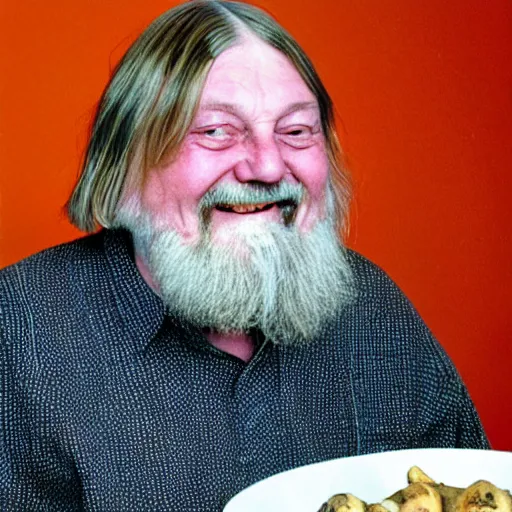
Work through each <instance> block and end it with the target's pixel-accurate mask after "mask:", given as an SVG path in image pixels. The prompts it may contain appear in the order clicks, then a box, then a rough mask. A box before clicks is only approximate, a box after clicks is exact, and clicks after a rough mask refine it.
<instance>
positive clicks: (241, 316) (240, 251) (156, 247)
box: [118, 213, 354, 345]
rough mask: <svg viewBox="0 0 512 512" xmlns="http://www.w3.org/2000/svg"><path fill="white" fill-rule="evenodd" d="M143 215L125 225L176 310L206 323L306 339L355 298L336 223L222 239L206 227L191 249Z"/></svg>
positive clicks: (264, 227) (261, 229) (274, 226)
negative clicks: (306, 229) (304, 230)
mask: <svg viewBox="0 0 512 512" xmlns="http://www.w3.org/2000/svg"><path fill="white" fill-rule="evenodd" d="M122 217H123V215H121V219H122ZM137 217H138V218H137V220H136V221H135V225H134V222H133V217H132V219H131V221H128V222H126V217H125V218H124V220H125V222H122V221H121V222H119V224H121V225H124V226H125V227H128V228H129V229H130V230H131V231H132V233H133V236H134V242H135V247H136V251H137V252H138V253H139V254H141V255H142V256H143V257H144V259H145V260H146V262H147V264H148V266H149V270H150V272H151V275H152V277H153V279H154V281H155V283H156V284H157V285H158V286H159V292H160V294H161V297H162V299H163V301H164V303H165V304H166V306H167V307H168V309H169V311H170V312H171V313H174V314H177V315H179V316H180V317H181V318H184V319H186V320H187V321H188V322H191V323H192V324H194V325H196V326H197V327H199V328H210V329H214V330H216V331H219V332H225V333H227V332H249V331H251V330H253V329H259V330H260V331H261V332H262V333H263V335H264V336H265V337H266V338H268V339H270V340H271V341H273V342H274V343H282V344H288V345H290V344H300V343H304V342H308V341H311V340H313V339H315V337H317V336H318V334H319V333H320V331H321V330H322V328H323V327H324V326H325V325H326V323H327V322H328V321H329V320H331V319H332V318H333V317H334V316H335V315H336V314H337V313H339V311H340V309H341V308H342V307H343V306H344V305H346V304H347V303H349V302H350V301H351V300H352V298H353V296H354V292H353V286H352V273H351V269H350V267H349V264H348V262H347V259H346V254H345V250H344V248H343V247H342V245H341V244H340V242H339V240H338V237H337V235H336V232H335V228H334V225H333V222H332V221H331V220H326V221H321V222H318V223H317V225H316V226H315V228H314V229H313V230H312V231H311V232H309V233H307V234H301V233H299V231H298V230H297V229H296V228H295V226H294V225H291V226H284V225H282V224H278V223H273V222H271V223H266V224H261V225H256V226H254V225H251V228H250V229H239V230H238V232H236V233H235V234H233V236H230V237H229V239H228V240H229V241H228V242H225V241H224V242H222V243H215V242H212V240H211V237H210V235H209V234H208V231H206V232H205V233H203V236H202V239H201V241H200V242H199V243H198V244H197V245H195V246H190V245H186V244H183V242H182V240H181V237H180V235H179V234H178V233H176V232H175V231H173V230H170V229H161V228H159V229H158V230H156V229H155V228H154V223H153V222H152V220H151V217H150V216H149V215H147V214H145V213H139V215H138V216H137ZM118 219H119V217H118ZM126 224H131V225H128V226H127V225H126Z"/></svg>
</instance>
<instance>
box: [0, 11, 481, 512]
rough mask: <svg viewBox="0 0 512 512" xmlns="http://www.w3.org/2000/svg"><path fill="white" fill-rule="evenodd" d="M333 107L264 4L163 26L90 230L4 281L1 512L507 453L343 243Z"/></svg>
mask: <svg viewBox="0 0 512 512" xmlns="http://www.w3.org/2000/svg"><path fill="white" fill-rule="evenodd" d="M348 195H349V194H348V186H347V180H346V177H345V174H344V171H343V168H342V167H341V165H340V158H339V148H338V144H337V139H336V134H335V130H334V124H333V118H332V106H331V102H330V99H329V96H328V94H327V93H326V91H325V89H324V87H323V86H322V83H321V82H320V80H319V78H318V76H317V75H316V73H315V71H314V69H313V67H312V65H311V64H310V62H309V60H308V58H307V57H306V55H305V54H304V53H303V51H302V50H301V49H300V48H299V46H298V45H297V43H296V42H295V41H294V40H293V39H292V38H291V37H290V36H289V35H288V34H287V33H286V32H285V31H284V30H283V29H282V28H281V27H280V26H279V25H277V23H276V22H275V21H273V20H272V19H271V18H269V17H268V16H267V15H266V14H264V13H263V12H261V11H259V10H257V9H256V8H254V7H250V6H248V5H245V4H237V3H230V2H223V1H193V2H189V3H186V4H183V5H181V6H179V7H177V8H175V9H172V10H170V11H168V12H167V13H165V14H164V15H162V16H161V17H160V18H158V19H157V20H156V21H155V22H154V23H153V24H152V25H151V26H150V27H149V28H148V29H147V30H146V31H145V32H144V33H143V34H142V36H141V37H140V38H139V39H138V40H137V41H136V42H135V43H134V45H133V46H132V48H131V49H130V50H129V51H128V53H127V54H126V56H125V57H124V58H123V60H122V61H121V63H120V64H119V66H118V68H117V70H116V72H115V73H114V76H113V78H112V80H111V83H110V84H109V86H108V87H107V89H106V92H105V94H104V97H103V100H102V102H101V104H100V107H99V109H98V113H97V117H96V120H95V124H94V128H93V133H92V135H91V140H90V144H89V148H88V153H87V159H86V162H85V165H84V170H83V173H82V175H81V178H80V180H79V182H78V184H77V186H76V188H75V191H74V192H73V195H72V197H71V199H70V202H69V213H70V218H71V220H72V221H73V222H74V223H75V224H76V225H77V226H79V227H80V228H82V229H83V230H86V231H91V232H92V231H96V229H97V228H98V227H99V226H101V227H103V228H104V229H101V230H100V231H99V232H98V233H96V234H93V235H90V236H88V237H85V238H83V239H81V240H78V241H76V242H73V243H70V244H66V245H63V246H60V247H56V248H53V249H50V250H48V251H45V252H43V253H41V254H38V255H35V256H33V257H31V258H29V259H27V260H25V261H22V262H20V263H18V264H17V265H14V266H13V267H11V268H8V269H5V270H4V271H3V272H2V274H1V278H0V308H1V323H0V329H1V330H0V336H1V337H2V343H1V347H2V355H1V362H2V373H1V375H2V409H1V411H2V413H1V414H2V417H1V420H2V441H1V452H0V460H1V470H0V485H1V489H0V492H1V494H0V504H1V508H2V510H48V511H70V510H89V511H105V512H106V511H109V512H110V511H124V510H151V511H157V510H186V511H192V510H193V511H203V510H204V511H209V512H211V511H215V510H222V508H223V506H224V505H225V504H226V502H227V501H228V500H229V499H230V498H231V497H232V496H233V495H234V494H235V493H237V492H238V491H240V490H242V489H243V488H244V487H247V486H248V485H250V484H252V483H254V482H256V481H257V480H259V479H262V478H265V477H267V476H270V475H272V474H275V473H277V472H279V471H283V470H287V469H290V468H294V467H297V466H299V465H303V464H308V463H313V462H318V461H323V460H327V459H331V458H335V457H344V456H349V455H357V454H364V453H369V452H377V451H384V450H395V449H402V448H415V447H487V446H488V444H487V440H486V437H485V434H484V432H483V430H482V427H481V424H480V421H479V419H478V416H477V414H476V412H475V409H474V407H473V405H472V403H471V400H470V398H469V397H468V394H467V392H466V390H465V388H464V386H463V384H462V382H461V380H460V378H459V376H458V374H457V372H456V370H455V369H454V367H453V365H452V363H451V362H450V360H449V359H448V357H447V356H446V354H445V353H444V352H443V350H442V349H441V347H440V346H439V345H438V344H437V342H436V341H435V340H434V339H433V338H432V336H431V334H430V332H429V331H428V329H427V328H426V326H425V325H424V324H423V322H422V321H421V319H420V318H419V316H418V314H417V313H416V312H415V310H414V309H413V307H412V306H411V304H410V303H409V302H408V301H407V299H406V298H405V297H404V296H403V295H402V293H401V292H400V291H399V290H398V288H397V287H396V286H395V285H394V284H393V283H392V282H391V281H390V279H389V278H388V277H387V276H386V275H385V274H384V273H383V272H382V271H381V270H379V269H378V268H377V267H376V266H374V265H373V264H372V263H370V262H368V261H367V260H366V259H364V258H363V257H362V256H360V255H358V254H356V253H354V252H352V251H349V250H347V249H345V248H344V247H343V245H342V242H341V241H340V239H339V236H338V233H339V232H340V229H341V228H343V226H344V219H345V217H346V210H347V204H348Z"/></svg>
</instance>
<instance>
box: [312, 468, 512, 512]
mask: <svg viewBox="0 0 512 512" xmlns="http://www.w3.org/2000/svg"><path fill="white" fill-rule="evenodd" d="M407 480H408V483H409V485H408V486H407V487H406V488H405V489H402V490H400V491H398V492H396V493H395V494H393V495H392V496H390V497H389V498H386V499H385V500H384V501H383V502H382V503H373V504H369V505H368V504H366V503H365V502H364V501H361V500H360V499H359V498H356V497H355V496H353V495H352V494H335V495H334V496H332V497H331V498H330V499H329V501H328V502H327V503H324V504H323V505H322V507H321V508H320V510H319V511H318V512H512V496H511V495H510V493H509V492H508V491H505V490H503V489H500V488H498V487H496V486H495V485H493V484H492V483H490V482H487V481H485V480H479V481H478V482H475V483H474V484H473V485H470V486H469V487H467V488H465V489H461V488H458V487H450V486H448V485H444V484H442V483H436V482H435V481H434V480H432V478H430V477H429V476H428V475H426V474H425V473H424V472H423V471H422V470H421V469H420V468H418V467H417V466H413V467H412V468H411V469H410V470H409V472H408V473H407Z"/></svg>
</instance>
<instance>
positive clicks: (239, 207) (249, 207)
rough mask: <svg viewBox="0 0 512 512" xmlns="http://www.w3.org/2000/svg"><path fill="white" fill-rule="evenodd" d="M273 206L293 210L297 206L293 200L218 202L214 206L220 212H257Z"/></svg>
mask: <svg viewBox="0 0 512 512" xmlns="http://www.w3.org/2000/svg"><path fill="white" fill-rule="evenodd" d="M274 206H277V207H278V208H280V209H286V210H295V208H296V207H297V205H296V203H295V202H293V201H277V202H273V203H254V204H218V205H216V206H215V208H216V209H217V210H219V211H221V212H229V213H239V214H247V213H258V212H264V211H267V210H270V209H271V208H273V207H274Z"/></svg>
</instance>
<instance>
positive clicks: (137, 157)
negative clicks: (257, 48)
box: [67, 0, 350, 232]
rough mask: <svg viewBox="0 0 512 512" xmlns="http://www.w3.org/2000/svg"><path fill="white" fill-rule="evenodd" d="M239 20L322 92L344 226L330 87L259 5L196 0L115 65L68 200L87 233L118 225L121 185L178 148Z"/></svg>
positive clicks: (345, 187) (136, 182)
mask: <svg viewBox="0 0 512 512" xmlns="http://www.w3.org/2000/svg"><path fill="white" fill-rule="evenodd" d="M241 26H242V27H243V28H244V29H248V30H250V31H251V32H253V33H254V34H256V35H257V36H258V37H259V38H260V39H262V40H263V41H265V42H266V43H268V44H269V45H271V46H273V47H274V48H276V49H277V50H279V51H281V52H282V53H283V54H285V55H286V56H287V57H288V58H289V59H290V61H291V62H292V63H293V65H294V66H295V68H296V69H297V71H298V72H299V74H300V75H301V77H302V78H303V80H304V82H305V83H306V85H307V86H308V87H309V89H310V90H311V91H312V92H313V94H314V95H315V96H316V99H317V101H318V104H319V107H320V116H321V123H322V129H323V132H324V135H325V139H326V146H327V152H328V157H329V161H330V166H331V184H332V189H333V192H334V195H335V207H336V218H337V222H338V227H339V228H340V229H344V228H346V218H347V211H348V204H349V198H350V185H349V179H348V174H347V173H346V170H345V167H344V165H343V163H342V154H341V149H340V145H339V142H338V137H337V135H336V130H335V125H334V114H333V106H332V102H331V99H330V97H329V95H328V93H327V91H326V89H325V87H324V86H323V84H322V82H321V80H320V78H319V77H318V75H317V73H316V71H315V69H314V67H313V65H312V63H311V62H310V60H309V58H308V57H307V55H306V54H305V53H304V51H303V50H302V49H301V48H300V46H299V45H298V43H297V42H296V41H295V40H294V39H293V38H292V37H291V36H290V35H289V34H288V33H287V32H286V31H285V30H284V29H283V28H282V27H281V26H280V25H279V24H278V23H277V22H276V21H275V20H274V19H273V18H271V17H270V16H269V15H268V14H266V13H265V12H263V11H262V10H260V9H258V8H256V7H254V6H250V5H247V4H243V3H238V2H230V1H224V0H193V1H191V2H188V3H185V4H182V5H180V6H178V7H175V8H173V9H171V10H169V11H167V12H166V13H164V14H163V15H161V16H160V17H158V18H157V19H156V20H155V21H154V22H153V23H152V24H151V25H150V26H149V27H148V28H147V29H146V30H145V31H144V32H143V33H142V35H141V36H140V37H139V38H138V39H137V40H136V41H135V42H134V43H133V45H132V46H131V47H130V49H129V50H128V51H127V53H126V54H125V56H124V57H123V58H122V60H121V61H120V63H119V64H118V65H117V67H116V69H115V70H114V73H113V76H112V78H111V80H110V82H109V84H108V86H107V87H106V89H105V92H104V94H103V96H102V98H101V101H100V104H99V107H98V110H97V113H96V117H95V119H94V123H93V127H92V133H91V136H90V140H89V144H88V147H87V152H86V155H85V160H84V165H83V169H82V173H81V175H80V177H79V179H78V182H77V184H76V186H75V188H74V190H73V192H72V194H71V197H70V199H69V201H68V204H67V211H68V216H69V219H70V221H71V222H72V223H73V224H74V225H75V226H77V227H78V228H79V229H81V230H83V231H88V232H92V231H95V230H96V229H97V228H98V227H99V226H103V227H110V226H112V225H113V224H114V221H115V216H116V211H117V208H118V204H119V202H120V200H121V199H122V194H123V191H125V190H136V188H134V187H140V186H142V184H143V182H144V178H145V175H146V173H147V171H148V170H149V169H151V168H154V167H156V166H159V165H160V164H161V163H162V162H163V159H164V158H169V156H172V155H173V153H174V152H175V151H177V149H178V148H179V147H180V144H181V143H182V141H183V139H184V137H185V135H186V134H187V131H188V130H189V128H190V125H191V123H192V121H193V119H194V115H195V112H196V109H197V106H198V103H199V100H200V96H201V92H202V88H203V85H204V83H205V80H206V76H207V74H208V71H209V69H210V67H211V64H212V62H213V60H214V59H215V58H216V57H217V56H218V55H220V54H221V53H222V52H223V51H225V50H226V49H228V48H230V47H231V46H233V45H234V44H235V43H236V42H237V39H238V36H239V33H240V27H241ZM191 172H193V170H191Z"/></svg>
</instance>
